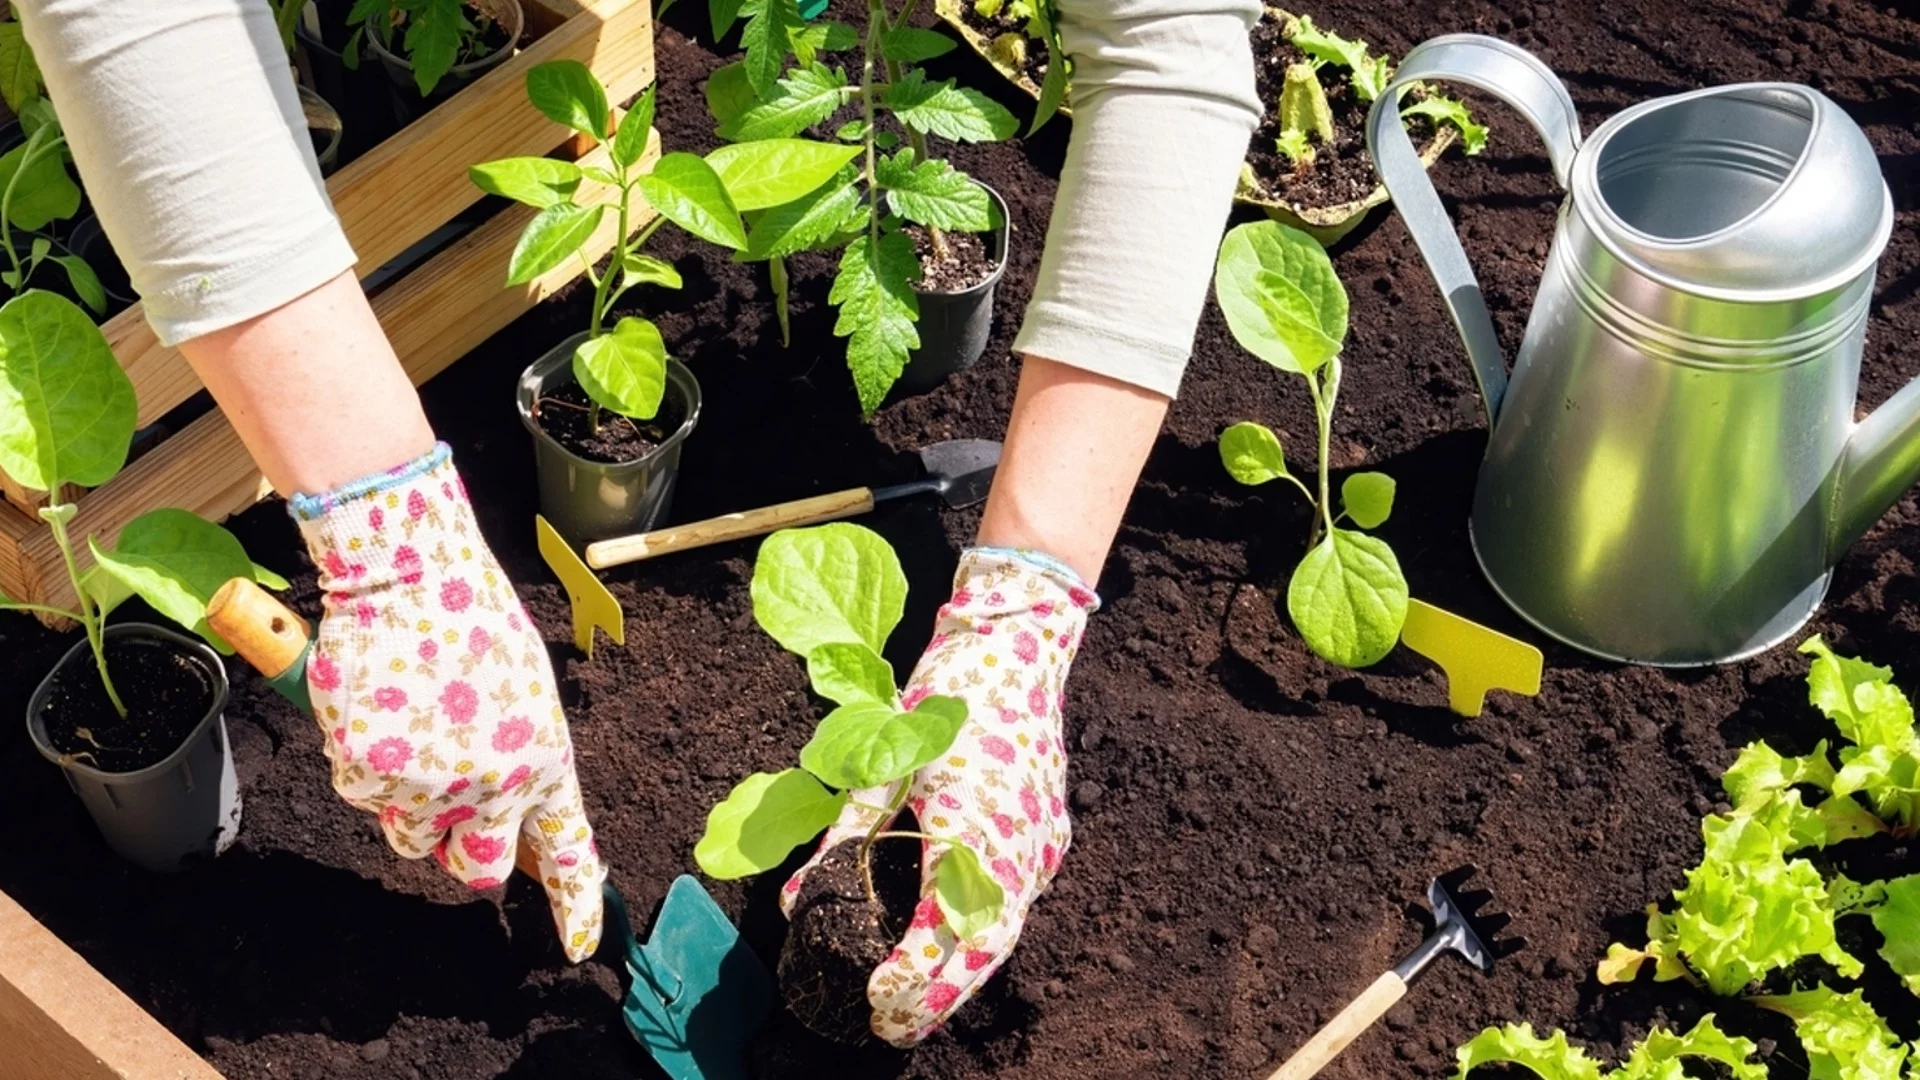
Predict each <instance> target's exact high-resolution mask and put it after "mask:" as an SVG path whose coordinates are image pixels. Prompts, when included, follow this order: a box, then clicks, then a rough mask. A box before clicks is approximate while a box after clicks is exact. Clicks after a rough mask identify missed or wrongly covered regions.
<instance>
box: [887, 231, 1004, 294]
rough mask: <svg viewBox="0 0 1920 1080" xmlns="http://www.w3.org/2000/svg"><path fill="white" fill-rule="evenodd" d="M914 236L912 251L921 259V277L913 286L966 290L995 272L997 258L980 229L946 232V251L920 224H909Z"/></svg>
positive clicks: (910, 233) (942, 290)
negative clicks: (988, 248)
mask: <svg viewBox="0 0 1920 1080" xmlns="http://www.w3.org/2000/svg"><path fill="white" fill-rule="evenodd" d="M907 235H909V236H911V237H913V253H914V254H915V255H916V256H918V257H919V259H920V280H919V281H916V282H914V288H916V289H918V290H919V291H921V292H923V293H925V292H939V293H957V292H965V291H967V290H968V289H971V288H973V287H974V286H975V285H978V284H980V283H982V282H984V281H986V280H987V279H988V278H990V277H992V276H993V268H994V265H995V264H994V261H993V258H992V256H990V255H988V254H987V243H986V239H985V237H983V236H981V235H980V234H979V233H952V232H950V233H947V234H945V235H944V236H943V237H942V239H944V240H945V241H946V248H947V250H946V254H945V255H944V257H943V256H942V255H941V252H940V249H939V248H938V247H936V246H935V245H934V243H933V235H932V234H931V233H929V232H928V231H927V230H925V229H923V228H921V227H920V226H918V225H909V226H907Z"/></svg>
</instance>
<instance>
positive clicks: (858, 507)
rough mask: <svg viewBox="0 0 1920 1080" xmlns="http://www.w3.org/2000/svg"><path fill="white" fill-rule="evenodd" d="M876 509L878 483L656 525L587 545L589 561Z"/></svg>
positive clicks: (598, 566)
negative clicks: (687, 521) (668, 525)
mask: <svg viewBox="0 0 1920 1080" xmlns="http://www.w3.org/2000/svg"><path fill="white" fill-rule="evenodd" d="M871 509H873V489H872V488H849V489H847V490H846V491H836V492H833V493H831V494H828V495H815V496H813V497H812V498H810V499H796V500H794V501H793V502H784V503H780V504H778V505H775V506H763V507H761V508H760V509H758V510H746V511H742V512H741V513H738V514H722V515H721V516H719V517H716V518H708V519H707V520H705V521H696V522H693V523H692V524H690V525H675V526H673V527H671V528H666V529H655V530H654V531H652V532H649V533H640V534H638V535H635V536H622V537H617V538H615V539H612V540H601V541H598V542H596V543H592V544H588V545H587V565H588V566H590V567H592V568H593V569H595V570H605V569H606V568H608V567H610V566H625V565H626V564H627V563H631V562H639V561H640V560H641V559H651V558H653V557H654V556H656V555H665V554H667V553H668V552H673V551H687V550H689V549H691V548H697V547H706V546H707V545H708V544H721V543H725V542H726V541H728V540H739V539H743V538H745V537H748V536H765V535H766V534H767V533H770V532H774V531H776V530H778V529H787V528H792V527H794V526H796V525H815V524H818V523H820V522H822V521H838V520H839V519H841V518H846V517H853V516H854V515H856V514H864V513H866V512H867V511H869V510H871Z"/></svg>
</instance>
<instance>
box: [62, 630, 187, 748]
mask: <svg viewBox="0 0 1920 1080" xmlns="http://www.w3.org/2000/svg"><path fill="white" fill-rule="evenodd" d="M106 651H107V672H108V674H109V675H110V676H111V677H112V679H113V687H114V690H116V691H117V692H118V693H119V695H120V700H121V701H122V702H123V703H124V704H125V705H126V706H127V715H126V716H125V717H124V718H123V717H121V716H120V714H119V712H118V711H117V710H115V709H114V707H113V702H112V701H111V700H110V699H109V698H108V697H107V691H106V688H105V687H104V686H103V685H102V684H101V682H100V673H99V669H98V668H97V667H95V666H94V657H93V654H92V653H91V652H88V653H86V654H85V655H84V657H83V658H81V659H79V660H76V661H75V662H74V663H72V664H69V665H68V666H66V667H65V668H62V669H61V671H60V673H59V675H58V676H57V677H56V678H55V680H54V683H53V687H52V692H51V693H50V694H49V695H48V698H47V710H46V713H45V714H44V715H45V717H46V725H47V740H48V741H49V742H50V743H51V744H52V745H53V748H54V749H55V750H56V751H58V752H59V753H62V754H70V755H73V756H74V757H76V758H78V759H80V760H81V761H84V762H86V763H88V764H90V765H92V766H94V767H95V768H97V769H100V770H101V771H103V772H117V773H118V772H133V771H134V770H136V769H144V768H146V767H147V766H149V765H155V764H158V763H159V762H161V761H163V760H165V759H166V757H167V756H168V755H169V754H172V753H173V752H174V751H175V750H178V749H179V748H180V744H181V743H182V742H184V741H185V740H186V737H187V736H188V735H189V734H192V732H193V729H194V728H196V727H198V726H200V721H202V720H205V719H206V718H207V710H208V709H210V708H212V707H213V700H214V694H215V688H214V681H213V679H212V678H211V677H210V676H209V675H208V673H207V671H206V669H205V668H204V667H202V666H201V665H200V662H199V661H198V660H197V659H195V658H194V657H192V656H188V655H186V654H184V653H181V652H178V651H176V650H174V649H171V648H168V647H167V646H166V645H165V644H164V643H160V642H155V641H151V640H143V639H139V638H132V639H129V638H125V637H118V638H110V639H108V641H107V648H106Z"/></svg>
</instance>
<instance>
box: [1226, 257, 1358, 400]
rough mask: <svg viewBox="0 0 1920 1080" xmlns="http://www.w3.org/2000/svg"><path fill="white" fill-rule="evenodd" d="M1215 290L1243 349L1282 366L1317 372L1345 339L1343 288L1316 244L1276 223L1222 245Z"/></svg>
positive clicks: (1328, 261) (1345, 322) (1235, 338)
mask: <svg viewBox="0 0 1920 1080" xmlns="http://www.w3.org/2000/svg"><path fill="white" fill-rule="evenodd" d="M1213 288H1214V295H1215V297H1216V298H1217V299H1218V301H1219V304H1220V311H1221V314H1223V315H1225V316H1226V317H1227V328H1228V329H1230V330H1232V331H1233V337H1234V340H1235V341H1238V342H1239V343H1240V347H1241V348H1243V349H1245V350H1247V351H1248V352H1250V353H1252V354H1254V355H1255V356H1257V357H1259V358H1260V359H1262V360H1265V361H1266V362H1267V363H1269V364H1272V365H1273V366H1274V367H1277V368H1279V369H1280V370H1282V371H1292V372H1299V373H1302V374H1305V373H1308V372H1313V371H1317V370H1319V368H1320V367H1321V366H1322V365H1324V364H1325V363H1326V362H1327V361H1329V360H1331V359H1333V357H1334V356H1336V355H1337V354H1338V353H1339V352H1340V344H1341V342H1342V341H1344V340H1346V336H1347V291H1346V289H1344V288H1342V287H1341V285H1340V278H1339V277H1338V275H1336V274H1335V273H1334V271H1333V262H1332V260H1330V259H1328V258H1327V252H1326V249H1325V248H1323V247H1321V246H1320V243H1319V241H1317V240H1315V239H1314V238H1313V237H1311V236H1308V235H1307V234H1306V233H1304V232H1301V231H1300V230H1298V229H1295V228H1291V227H1289V226H1286V225H1282V224H1280V223H1279V222H1275V221H1261V222H1255V223H1252V224H1248V225H1241V226H1238V227H1236V228H1235V229H1233V231H1231V232H1229V233H1227V239H1226V241H1225V242H1224V243H1222V244H1221V245H1220V258H1219V262H1218V263H1217V264H1216V265H1215V267H1214V273H1213Z"/></svg>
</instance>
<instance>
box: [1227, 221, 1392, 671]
mask: <svg viewBox="0 0 1920 1080" xmlns="http://www.w3.org/2000/svg"><path fill="white" fill-rule="evenodd" d="M1213 285H1214V295H1215V298H1216V299H1217V300H1218V302H1219V304H1220V310H1221V312H1222V313H1223V314H1225V315H1226V317H1227V326H1228V328H1229V329H1231V330H1232V331H1233V336H1234V340H1236V341H1238V342H1239V343H1240V347H1241V348H1243V349H1245V350H1247V351H1248V352H1250V353H1252V354H1254V355H1255V356H1257V357H1259V358H1260V359H1262V360H1264V361H1266V362H1267V363H1269V364H1272V365H1273V366H1274V367H1276V368H1279V369H1280V370H1281V371H1286V372H1291V373H1292V374H1295V375H1298V376H1300V378H1301V379H1302V380H1303V381H1304V382H1305V383H1306V386H1307V392H1308V394H1309V395H1311V397H1312V399H1313V412H1314V417H1315V419H1316V420H1317V422H1318V425H1319V454H1318V472H1319V484H1318V487H1317V490H1316V489H1315V488H1310V487H1308V486H1307V485H1306V484H1304V483H1302V482H1301V481H1300V479H1299V478H1298V477H1295V476H1294V475H1293V474H1292V473H1291V472H1289V471H1288V470H1287V462H1286V456H1285V454H1284V453H1283V452H1282V449H1281V446H1280V439H1279V437H1278V436H1276V435H1275V434H1274V433H1273V432H1272V431H1271V430H1269V429H1267V428H1265V427H1262V426H1261V425H1259V424H1255V423H1240V424H1235V425H1233V426H1232V427H1230V428H1228V429H1227V430H1226V431H1225V432H1223V433H1222V434H1221V436H1220V460H1221V462H1222V463H1223V464H1224V465H1225V466H1226V468H1227V472H1228V474H1229V475H1231V476H1232V477H1233V478H1234V479H1235V480H1238V481H1240V482H1241V483H1243V484H1264V483H1267V482H1268V481H1271V480H1285V481H1287V482H1288V483H1291V484H1292V485H1294V486H1295V487H1297V488H1299V489H1300V493H1301V494H1303V495H1305V496H1306V497H1307V502H1308V504H1309V505H1311V506H1312V507H1313V509H1314V523H1313V527H1312V530H1311V533H1310V535H1309V537H1308V540H1307V547H1308V551H1307V556H1306V558H1305V559H1303V560H1301V562H1300V565H1299V567H1298V568H1297V569H1295V570H1294V572H1293V579H1292V581H1290V582H1289V583H1288V585H1287V613H1288V614H1289V615H1291V616H1292V617H1293V623H1294V625H1295V626H1296V627H1298V628H1299V630H1300V636H1301V637H1302V638H1303V639H1305V640H1306V643H1307V645H1308V647H1310V648H1311V649H1313V651H1314V652H1316V653H1318V654H1319V655H1320V656H1322V657H1324V658H1325V659H1327V660H1330V661H1332V662H1333V663H1336V664H1340V665H1342V666H1343V667H1352V668H1358V667H1366V666H1367V665H1369V664H1372V663H1375V662H1377V661H1378V660H1380V658H1382V657H1384V656H1386V655H1387V653H1388V652H1390V651H1392V649H1393V646H1394V643H1395V642H1396V641H1398V640H1399V638H1400V628H1401V626H1402V624H1404V623H1405V622H1406V619H1407V579H1406V577H1405V575H1403V574H1402V573H1401V572H1400V560H1399V559H1398V558H1396V557H1395V556H1394V554H1393V549H1392V548H1391V547H1388V546H1387V542H1386V541H1384V540H1381V539H1380V538H1379V537H1376V536H1369V535H1368V534H1366V533H1364V532H1360V531H1359V530H1358V529H1343V528H1341V527H1340V523H1341V522H1342V521H1348V520H1350V521H1352V523H1353V524H1355V525H1357V526H1359V527H1360V528H1361V529H1372V528H1376V527H1378V526H1379V525H1380V524H1381V523H1382V522H1384V521H1386V520H1387V516H1388V514H1390V513H1391V512H1392V511H1393V494H1394V482H1393V479H1392V478H1391V477H1389V476H1387V475H1386V474H1384V473H1377V472H1363V473H1356V474H1354V475H1352V476H1349V477H1347V479H1346V480H1345V481H1344V482H1343V483H1342V484H1341V485H1340V502H1341V505H1340V510H1339V513H1337V514H1336V513H1335V511H1334V505H1333V498H1332V492H1331V490H1330V487H1329V480H1328V461H1327V459H1328V451H1329V449H1330V444H1331V441H1332V432H1333V414H1334V405H1335V403H1336V401H1337V399H1338V397H1339V393H1340V347H1341V344H1342V343H1343V342H1344V341H1345V340H1346V336H1347V292H1346V289H1344V288H1343V287H1342V286H1341V284H1340V278H1339V277H1338V276H1337V275H1336V274H1335V273H1334V271H1333V262H1332V260H1330V259H1329V258H1328V257H1327V253H1326V250H1325V249H1324V248H1322V247H1321V246H1320V244H1319V242H1318V241H1316V240H1314V239H1313V237H1311V236H1308V235H1307V234H1306V233H1304V232H1301V231H1300V230H1298V229H1294V228H1290V227H1288V226H1286V225H1282V224H1279V223H1278V222H1273V221H1262V222H1257V223H1254V224H1250V225H1241V226H1238V227H1237V228H1235V229H1234V230H1233V231H1231V232H1229V233H1228V234H1227V239H1226V242H1225V243H1223V244H1222V245H1221V246H1220V258H1219V262H1218V264H1217V266H1216V267H1215V269H1214V279H1213Z"/></svg>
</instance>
